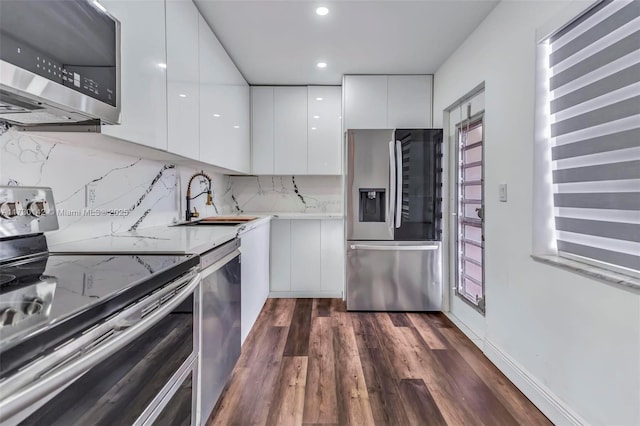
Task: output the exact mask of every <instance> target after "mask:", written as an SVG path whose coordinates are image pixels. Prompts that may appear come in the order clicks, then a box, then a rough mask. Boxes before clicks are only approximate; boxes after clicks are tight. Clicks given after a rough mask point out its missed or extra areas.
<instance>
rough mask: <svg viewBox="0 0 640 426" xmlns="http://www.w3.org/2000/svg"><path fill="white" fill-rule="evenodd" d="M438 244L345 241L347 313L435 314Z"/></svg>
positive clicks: (439, 294)
mask: <svg viewBox="0 0 640 426" xmlns="http://www.w3.org/2000/svg"><path fill="white" fill-rule="evenodd" d="M440 259H441V257H440V242H431V241H416V242H411V243H405V242H395V241H348V242H347V309H348V310H350V311H353V310H355V311H363V310H364V311H438V310H440V309H441V307H442V279H441V276H442V274H441V260H440Z"/></svg>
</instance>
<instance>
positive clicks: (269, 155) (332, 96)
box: [251, 86, 342, 175]
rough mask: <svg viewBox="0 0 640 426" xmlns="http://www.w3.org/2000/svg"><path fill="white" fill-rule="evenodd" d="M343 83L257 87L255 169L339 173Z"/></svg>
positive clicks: (254, 95)
mask: <svg viewBox="0 0 640 426" xmlns="http://www.w3.org/2000/svg"><path fill="white" fill-rule="evenodd" d="M341 116H342V89H341V87H340V86H309V87H300V86H276V87H272V86H255V87H252V88H251V143H252V154H251V156H252V169H251V170H252V173H253V174H276V175H288V174H297V175H339V174H340V173H341V171H342V163H341V161H342V155H341V153H342V142H341V141H342V137H341V133H342V124H341V119H342V117H341Z"/></svg>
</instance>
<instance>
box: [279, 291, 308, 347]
mask: <svg viewBox="0 0 640 426" xmlns="http://www.w3.org/2000/svg"><path fill="white" fill-rule="evenodd" d="M311 304H312V300H311V299H297V300H296V305H295V308H294V310H293V317H292V319H291V325H290V326H289V335H288V336H287V344H286V346H285V348H284V354H283V355H284V356H307V355H308V354H309V333H310V332H311Z"/></svg>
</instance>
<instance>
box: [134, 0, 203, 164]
mask: <svg viewBox="0 0 640 426" xmlns="http://www.w3.org/2000/svg"><path fill="white" fill-rule="evenodd" d="M133 3H135V2H133ZM139 3H143V2H139ZM199 17H200V14H199V13H198V9H196V6H195V5H194V4H193V2H192V1H191V0H167V116H168V123H167V124H168V135H169V151H170V152H172V153H174V154H178V155H182V156H184V157H187V158H192V159H194V160H198V159H200V149H199V146H200V136H199V131H200V128H199V114H198V110H199V108H200V102H199V96H200V91H199V87H198V83H199V78H198V71H199V68H198V18H199Z"/></svg>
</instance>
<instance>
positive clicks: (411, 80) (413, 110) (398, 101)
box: [387, 75, 433, 129]
mask: <svg viewBox="0 0 640 426" xmlns="http://www.w3.org/2000/svg"><path fill="white" fill-rule="evenodd" d="M432 85H433V76H431V75H390V76H389V81H388V88H387V126H388V127H389V128H391V129H422V128H429V127H431V98H432V94H431V87H432Z"/></svg>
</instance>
